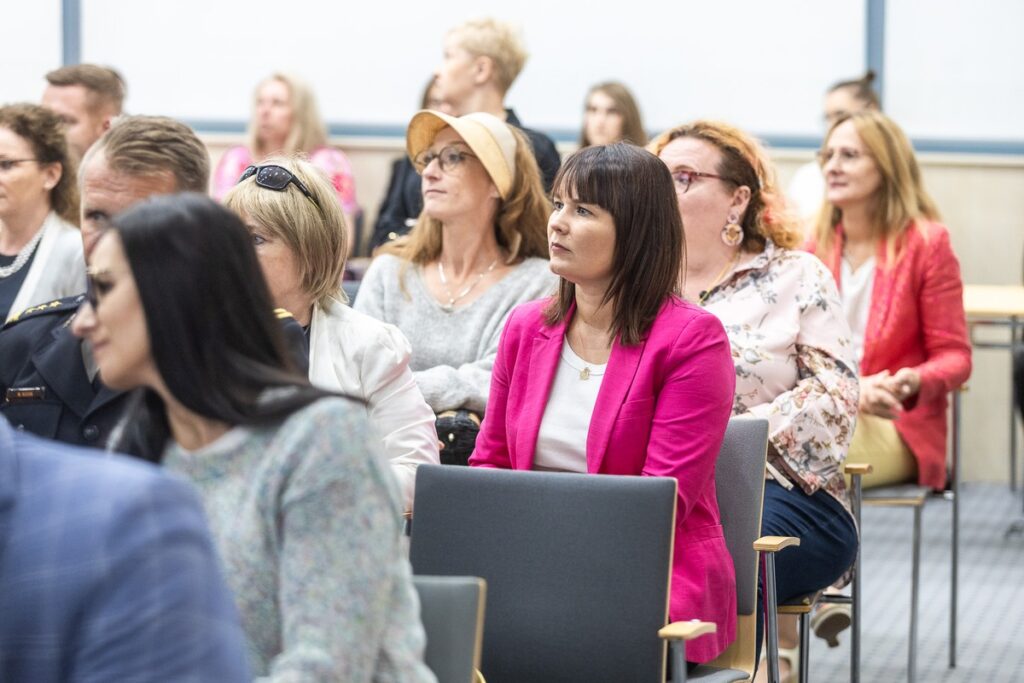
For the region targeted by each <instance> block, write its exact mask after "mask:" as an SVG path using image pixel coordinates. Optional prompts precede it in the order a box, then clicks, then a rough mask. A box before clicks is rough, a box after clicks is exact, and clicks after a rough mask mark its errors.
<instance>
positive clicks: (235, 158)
mask: <svg viewBox="0 0 1024 683" xmlns="http://www.w3.org/2000/svg"><path fill="white" fill-rule="evenodd" d="M252 163H253V161H252V155H251V154H250V153H249V150H248V148H246V147H243V146H239V147H232V148H231V149H229V150H228V151H226V152H224V156H222V157H221V158H220V163H218V164H217V170H216V171H214V172H213V197H214V199H216V200H217V201H220V200H222V199H224V195H225V194H227V192H228V190H230V189H231V188H232V187H234V186H235V184H236V183H237V182H238V178H239V176H241V175H242V171H244V170H245V169H246V168H247V167H248V166H251V165H252ZM309 163H311V164H313V165H314V166H316V167H317V168H319V169H320V170H321V171H323V172H324V173H326V174H327V178H328V180H330V181H331V184H332V185H334V191H335V192H337V194H338V201H339V202H340V203H341V209H342V211H344V212H345V213H347V214H349V215H352V214H355V213H356V212H357V211H358V210H359V205H358V204H356V181H355V178H354V177H353V176H352V164H350V163H349V161H348V157H346V156H345V155H344V154H343V153H342V152H341V150H339V149H335V148H333V147H317V148H316V149H314V150H313V151H312V152H310V153H309Z"/></svg>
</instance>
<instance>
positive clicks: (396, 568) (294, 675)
mask: <svg viewBox="0 0 1024 683" xmlns="http://www.w3.org/2000/svg"><path fill="white" fill-rule="evenodd" d="M285 191H298V190H297V189H292V188H286V189H285ZM89 282H90V285H91V287H90V299H89V303H88V304H86V305H85V306H84V307H83V310H82V311H81V312H80V313H79V316H78V318H79V319H78V321H77V322H76V324H75V329H76V332H77V333H79V334H82V335H84V336H85V337H87V338H88V340H89V341H90V342H91V343H92V346H93V349H94V354H95V357H96V361H97V363H98V365H99V369H100V373H101V374H102V377H103V380H104V382H105V383H106V384H107V385H109V386H111V387H115V388H118V389H129V388H135V387H139V388H140V389H139V391H138V393H137V395H136V400H135V402H134V404H133V406H132V407H131V408H130V409H129V413H128V414H127V415H126V417H125V420H124V421H123V422H122V425H124V427H123V429H121V436H120V437H117V435H116V434H115V438H119V439H120V442H119V443H120V445H121V446H122V447H123V448H124V449H125V450H127V451H129V452H132V453H134V454H136V455H139V456H141V457H144V458H147V459H150V460H154V461H162V462H163V463H164V464H165V466H166V467H167V468H168V469H170V470H172V471H175V472H177V473H179V474H181V475H183V476H184V477H185V478H187V479H189V480H191V481H192V482H193V483H194V484H195V486H196V488H197V489H198V491H199V493H200V495H201V497H202V500H203V503H204V506H205V508H206V512H207V515H208V516H209V519H210V526H211V529H212V531H213V534H214V537H215V538H216V540H217V543H218V548H219V550H220V554H221V558H222V560H223V563H224V566H225V575H226V578H227V581H228V584H229V586H230V587H231V589H232V591H233V592H234V597H235V603H236V605H237V607H238V610H239V613H240V616H241V620H242V625H243V627H244V629H245V633H246V637H247V641H248V647H249V654H250V663H251V667H252V669H253V671H254V673H255V674H256V676H257V677H258V679H259V680H261V681H300V680H301V681H351V682H355V681H359V682H364V683H370V682H385V681H386V682H389V683H390V682H399V681H409V682H412V683H420V682H429V681H433V680H434V677H433V675H432V674H431V673H430V671H429V670H428V669H427V668H426V666H425V665H424V664H423V649H424V636H423V628H422V625H421V624H420V620H419V607H418V603H417V599H416V595H415V592H414V589H413V586H412V581H411V576H410V569H409V564H408V561H407V560H406V559H405V555H404V553H403V550H402V545H401V530H400V520H401V507H400V505H401V504H400V500H399V496H398V490H397V488H396V486H395V483H394V481H393V480H392V479H391V474H390V472H389V471H388V464H387V462H386V460H385V459H384V458H382V457H380V454H379V453H378V452H377V451H378V450H379V448H380V446H379V440H378V439H377V438H376V437H374V436H372V435H371V433H370V430H369V429H368V425H367V417H366V411H365V409H364V407H363V406H362V405H361V404H359V403H358V402H356V401H354V400H352V399H348V398H344V397H341V396H336V395H331V394H328V393H327V392H324V391H320V390H317V389H314V388H313V387H311V386H310V385H309V383H308V381H307V380H306V378H305V377H304V376H303V375H302V374H300V373H298V372H296V371H295V370H294V368H292V367H291V363H290V361H289V360H288V356H287V355H286V353H285V351H284V347H283V344H282V340H281V339H280V330H279V326H278V324H277V322H276V320H275V319H274V316H273V313H272V306H271V302H270V295H269V293H268V290H267V287H266V285H265V283H264V280H263V277H262V275H261V273H260V268H259V264H258V262H257V260H256V255H255V253H254V251H253V248H252V241H251V238H250V236H249V232H248V231H247V230H246V228H245V226H244V225H243V224H242V222H241V220H240V219H239V218H238V217H237V216H236V215H235V214H233V213H231V212H230V211H229V210H227V209H225V208H223V207H221V206H219V205H217V204H216V203H215V202H213V201H212V200H210V199H208V198H206V197H201V196H199V195H177V196H170V197H162V198H157V199H154V200H150V201H148V202H145V203H142V204H140V205H137V206H136V207H135V208H133V209H131V210H129V211H128V212H126V213H124V214H122V215H121V216H119V217H117V218H116V219H115V220H114V221H113V228H112V230H110V231H109V232H108V233H107V234H105V235H104V236H103V237H101V238H100V240H99V242H98V243H97V245H96V247H95V249H94V251H93V253H92V254H91V257H90V269H89Z"/></svg>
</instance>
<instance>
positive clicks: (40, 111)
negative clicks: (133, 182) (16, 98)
mask: <svg viewBox="0 0 1024 683" xmlns="http://www.w3.org/2000/svg"><path fill="white" fill-rule="evenodd" d="M0 128H6V129H7V130H9V131H11V132H12V133H14V134H15V135H17V136H18V137H20V138H21V139H23V140H24V141H25V142H27V143H28V144H29V146H30V147H32V154H33V155H34V156H35V160H36V161H37V162H38V163H39V165H41V166H42V165H47V164H59V165H60V170H61V172H60V180H58V181H57V184H56V185H54V187H53V189H52V190H50V207H51V208H52V209H53V210H54V211H56V212H57V215H59V216H60V217H61V218H63V219H64V220H66V221H67V222H68V223H71V224H72V225H76V226H77V225H78V220H79V216H78V185H77V183H76V182H75V177H76V175H77V174H78V169H77V168H76V166H75V162H74V160H73V159H72V158H71V155H70V153H69V152H68V141H67V138H66V137H65V131H64V122H63V121H61V119H60V117H59V116H57V114H55V113H53V112H52V111H50V110H49V109H47V108H45V107H41V106H39V105H37V104H9V105H7V106H5V107H0Z"/></svg>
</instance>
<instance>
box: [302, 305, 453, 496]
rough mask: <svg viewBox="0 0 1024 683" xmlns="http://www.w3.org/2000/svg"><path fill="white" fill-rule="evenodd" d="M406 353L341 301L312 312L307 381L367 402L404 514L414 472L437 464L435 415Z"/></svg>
mask: <svg viewBox="0 0 1024 683" xmlns="http://www.w3.org/2000/svg"><path fill="white" fill-rule="evenodd" d="M411 353H412V348H411V347H410V346H409V340H407V339H406V338H405V335H403V334H402V333H401V332H400V331H399V330H398V328H397V327H395V326H394V325H389V324H387V323H383V322H380V321H379V320H376V319H375V318H371V317H370V316H368V315H365V314H363V313H359V312H357V311H354V310H352V309H351V308H350V307H349V306H346V305H345V304H343V303H341V302H340V301H335V300H332V301H330V302H329V303H328V304H327V306H320V305H319V304H317V305H315V306H314V307H313V319H312V321H311V322H310V334H309V379H310V381H311V382H312V383H313V384H315V385H316V386H318V387H321V388H323V389H329V390H332V391H340V392H342V393H346V394H349V395H352V396H358V397H360V398H362V399H364V400H365V401H366V402H367V407H368V412H369V417H370V423H371V424H372V425H373V427H374V428H375V429H376V430H377V433H378V434H380V435H381V437H382V439H383V441H384V454H385V455H386V456H387V458H388V460H390V461H391V471H392V473H393V474H394V475H395V478H396V479H397V480H398V485H399V488H400V489H401V492H402V497H403V500H404V501H405V509H406V510H411V509H412V499H413V486H414V484H415V480H416V467H417V466H418V465H419V464H420V463H428V464H435V465H436V464H439V463H440V458H439V456H438V449H437V429H436V427H435V426H434V411H432V410H431V409H430V406H428V405H427V403H426V401H424V400H423V394H422V393H421V392H420V390H419V387H418V386H417V385H416V380H415V379H413V376H412V372H411V371H410V370H409V355H410V354H411Z"/></svg>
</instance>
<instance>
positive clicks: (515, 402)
mask: <svg viewBox="0 0 1024 683" xmlns="http://www.w3.org/2000/svg"><path fill="white" fill-rule="evenodd" d="M547 302H548V300H541V301H531V302H529V303H526V304H523V305H521V306H518V307H517V308H515V309H514V310H513V311H512V314H511V315H510V316H509V320H508V322H507V323H506V325H505V329H504V331H503V333H502V338H501V343H500V345H499V347H498V357H497V360H496V361H495V363H494V370H493V374H492V378H491V392H490V399H489V400H488V403H487V412H486V413H485V416H484V421H483V425H482V426H481V429H480V434H479V436H478V437H477V441H476V450H475V451H474V453H473V455H472V457H471V458H470V465H473V466H476V467H500V468H506V469H518V470H529V469H532V468H533V458H534V454H535V449H536V444H537V433H538V431H539V429H540V423H541V419H542V417H543V416H544V409H545V406H546V404H547V401H548V396H549V394H550V392H551V385H552V381H553V380H554V377H555V372H556V369H557V367H558V362H559V358H560V356H561V350H562V342H563V339H564V336H565V330H566V325H567V322H568V318H567V320H566V321H563V322H562V323H560V324H558V325H555V326H553V327H549V326H548V325H546V324H545V323H544V317H543V309H544V307H545V306H546V305H547ZM572 314H573V311H570V313H569V318H571V316H572ZM735 384H736V369H735V367H734V366H733V363H732V358H731V356H730V350H729V339H728V337H727V336H726V334H725V330H724V328H723V327H722V323H720V322H719V321H718V318H716V317H715V316H713V315H711V314H710V313H707V312H706V311H704V310H703V309H701V308H698V307H696V306H693V305H691V304H688V303H685V302H683V301H681V300H680V299H677V298H675V297H673V298H672V299H671V300H669V301H667V302H666V303H665V305H664V306H663V307H662V309H661V311H660V312H659V314H658V317H657V318H656V319H655V321H654V324H653V326H652V327H651V330H650V332H649V333H648V335H647V338H646V339H645V340H644V341H642V342H641V343H640V344H638V345H636V346H623V345H621V344H619V343H618V341H616V342H615V344H613V346H612V351H611V356H610V358H609V360H608V366H607V369H606V370H605V374H604V379H603V381H602V384H601V389H600V392H599V393H598V396H597V404H596V405H595V406H594V413H593V416H592V418H591V422H590V432H589V434H588V436H587V446H586V452H587V471H588V472H590V473H593V474H624V475H646V476H659V477H673V478H675V479H676V481H677V482H678V491H679V494H678V495H679V501H678V507H677V512H676V531H675V548H674V555H673V569H672V587H671V600H670V610H669V611H670V615H671V618H672V620H673V621H676V620H681V619H702V620H705V621H714V622H716V623H717V624H718V632H717V633H715V634H711V635H707V636H702V637H700V638H698V639H697V640H695V641H694V642H693V643H692V644H689V645H688V646H687V649H686V654H687V658H688V659H691V660H692V661H697V662H706V661H709V660H711V659H713V658H715V657H716V656H718V655H719V654H720V653H721V652H722V651H723V650H724V649H725V648H726V647H727V646H728V645H729V644H730V643H731V642H732V641H733V640H734V639H735V633H736V578H735V573H734V570H733V564H732V559H731V557H730V555H729V552H728V550H727V548H726V546H725V540H724V538H723V536H722V526H721V521H720V519H719V515H718V502H717V498H716V494H715V478H714V474H715V461H716V460H717V457H718V451H719V449H720V448H721V445H722V438H723V436H724V434H725V427H726V425H727V424H728V421H729V416H730V414H731V411H732V402H733V391H734V389H735Z"/></svg>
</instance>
